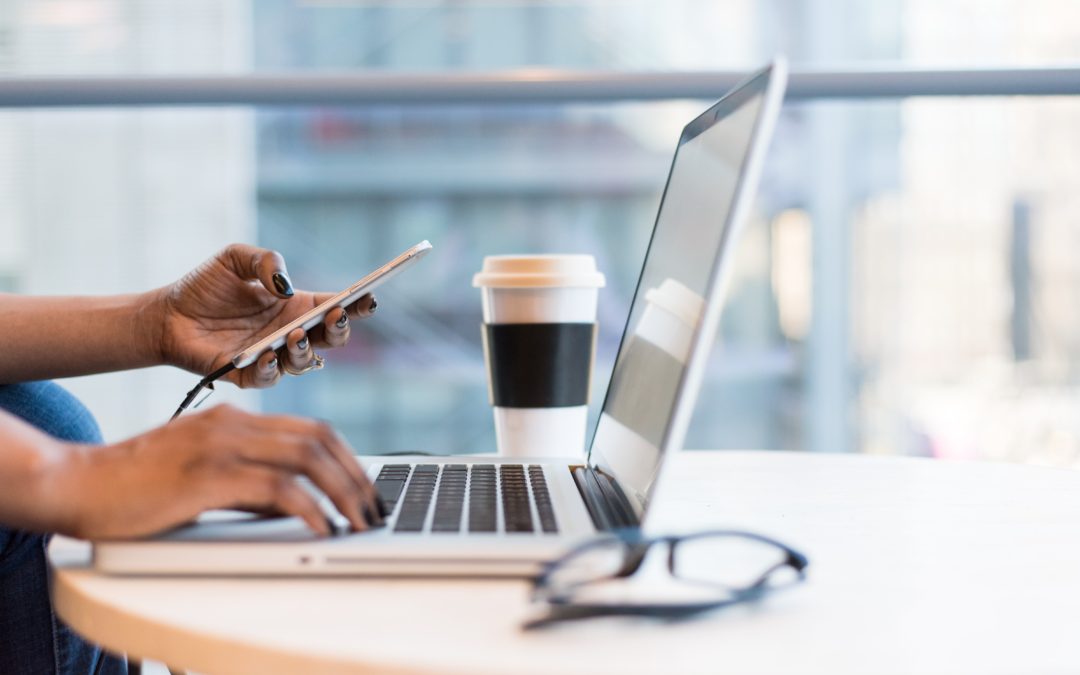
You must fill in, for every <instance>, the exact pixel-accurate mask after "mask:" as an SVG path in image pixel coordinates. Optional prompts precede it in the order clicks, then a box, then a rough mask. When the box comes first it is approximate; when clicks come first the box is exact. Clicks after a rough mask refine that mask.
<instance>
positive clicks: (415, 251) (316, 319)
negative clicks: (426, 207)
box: [232, 239, 431, 368]
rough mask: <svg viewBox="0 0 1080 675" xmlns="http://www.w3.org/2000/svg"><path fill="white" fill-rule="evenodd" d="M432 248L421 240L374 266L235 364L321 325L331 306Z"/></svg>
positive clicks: (339, 304) (243, 354)
mask: <svg viewBox="0 0 1080 675" xmlns="http://www.w3.org/2000/svg"><path fill="white" fill-rule="evenodd" d="M430 250H431V242H429V241H428V240H427V239H425V240H424V241H422V242H420V243H419V244H417V245H416V246H413V247H412V248H410V249H408V250H407V251H404V252H402V253H401V255H399V256H397V257H396V258H394V259H393V260H391V261H390V262H388V263H386V264H385V265H383V266H382V267H380V268H379V269H377V270H375V271H374V272H372V273H371V274H368V275H367V276H365V277H364V278H363V279H360V280H359V281H357V282H356V283H355V284H353V285H351V286H349V287H348V288H346V289H345V290H343V291H341V292H340V293H338V294H337V295H335V296H334V297H332V298H330V299H329V300H327V301H326V302H324V303H322V304H320V305H319V306H318V307H315V308H313V309H311V310H310V311H308V312H306V313H305V314H303V315H301V316H299V317H297V318H295V319H293V320H292V321H290V322H289V323H287V324H285V325H284V326H282V327H281V328H278V329H277V330H276V331H274V332H273V333H271V334H270V335H267V336H266V337H264V338H262V339H261V340H259V341H258V342H256V343H254V344H252V345H251V346H249V347H247V348H246V349H244V350H243V351H242V352H240V353H238V354H237V355H236V356H234V357H233V358H232V364H233V366H235V367H237V368H245V367H247V366H249V365H251V364H252V363H255V361H256V359H258V358H259V356H260V355H261V354H263V353H264V352H266V351H267V350H269V349H279V348H281V347H282V346H284V345H285V339H286V338H287V337H288V335H289V333H291V332H293V331H294V330H296V329H297V328H303V329H304V330H305V331H308V330H311V329H312V328H314V327H315V326H318V325H319V324H321V323H322V322H323V320H324V319H326V315H327V314H328V313H329V312H330V310H332V309H334V308H335V307H347V306H348V305H351V304H352V303H354V302H356V301H357V300H359V299H360V298H361V297H363V296H364V295H366V294H368V293H370V292H372V291H373V290H375V289H376V288H378V287H379V286H381V285H383V284H384V283H386V282H387V281H389V280H390V279H392V278H393V277H394V276H396V275H397V274H398V273H400V272H401V271H403V270H405V269H406V268H408V267H409V266H410V265H412V264H413V263H415V262H416V261H418V260H420V259H421V258H423V257H424V256H425V255H426V254H427V252H428V251H430Z"/></svg>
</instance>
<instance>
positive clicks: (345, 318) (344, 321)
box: [334, 312, 349, 328]
mask: <svg viewBox="0 0 1080 675" xmlns="http://www.w3.org/2000/svg"><path fill="white" fill-rule="evenodd" d="M348 324H349V314H348V313H347V312H342V313H341V318H340V319H338V320H337V321H336V322H335V323H334V325H335V326H337V327H338V328H344V327H345V326H347V325H348Z"/></svg>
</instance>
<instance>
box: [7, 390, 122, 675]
mask: <svg viewBox="0 0 1080 675" xmlns="http://www.w3.org/2000/svg"><path fill="white" fill-rule="evenodd" d="M0 409H3V410H6V411H7V412H9V413H12V414H13V415H15V416H17V417H21V418H22V419H24V420H26V421H27V422H29V423H30V424H32V425H34V426H35V427H37V428H39V429H41V430H43V431H45V432H46V433H49V434H52V435H53V436H56V437H58V438H62V439H64V440H68V441H73V442H78V443H101V431H100V430H99V429H98V425H97V422H95V421H94V418H93V416H92V415H91V414H90V411H88V410H87V409H86V408H85V407H83V405H82V404H81V403H79V401H78V399H76V398H75V397H74V396H72V395H71V394H69V393H68V392H67V391H65V390H64V389H62V388H61V387H59V386H58V385H56V384H54V383H52V382H28V383H24V384H9V385H0ZM3 451H4V449H3V447H0V452H3ZM48 543H49V536H48V535H44V534H39V533H34V532H22V531H20V530H14V529H10V528H5V527H4V526H3V525H0V673H4V674H5V675H7V673H12V674H13V675H14V674H19V675H21V674H22V673H27V675H37V674H38V673H43V674H44V673H92V674H94V675H106V674H108V675H114V674H116V673H125V672H127V669H126V666H125V665H124V660H123V659H122V658H119V657H116V656H113V655H111V654H108V653H107V652H104V651H103V650H102V649H101V648H99V647H96V646H94V645H91V644H89V643H87V642H85V641H84V640H83V639H82V638H80V637H79V636H78V635H76V634H75V632H74V631H73V630H71V629H70V628H68V627H67V626H66V625H64V624H63V623H62V622H61V621H60V619H59V618H57V616H56V613H55V612H53V608H52V603H51V602H50V600H49V567H48V561H47V558H46V553H45V548H46V546H48Z"/></svg>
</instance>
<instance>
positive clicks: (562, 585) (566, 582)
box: [548, 539, 626, 594]
mask: <svg viewBox="0 0 1080 675" xmlns="http://www.w3.org/2000/svg"><path fill="white" fill-rule="evenodd" d="M625 559H626V544H625V543H623V542H622V541H619V540H617V539H611V540H604V541H599V542H596V543H595V544H593V545H592V546H590V547H588V548H586V549H583V550H581V551H578V552H577V553H576V554H574V555H571V556H569V557H567V558H565V559H564V560H563V561H562V562H561V563H560V564H559V566H558V567H557V568H556V569H555V570H554V571H553V572H552V574H551V576H550V577H549V578H548V585H549V586H550V588H551V590H552V591H553V592H554V593H556V594H560V593H563V592H566V591H570V590H572V589H574V588H575V587H577V586H581V585H582V584H587V583H589V582H592V581H599V580H601V579H609V578H611V577H613V576H615V575H616V574H618V573H619V571H620V570H621V569H622V566H623V561H624V560H625Z"/></svg>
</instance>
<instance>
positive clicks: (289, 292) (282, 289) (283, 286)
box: [271, 272, 295, 298]
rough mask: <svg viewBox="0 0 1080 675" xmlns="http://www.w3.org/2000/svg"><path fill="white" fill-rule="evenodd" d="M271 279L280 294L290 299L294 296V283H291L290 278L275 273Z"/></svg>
mask: <svg viewBox="0 0 1080 675" xmlns="http://www.w3.org/2000/svg"><path fill="white" fill-rule="evenodd" d="M271 279H273V281H274V288H276V289H277V292H278V293H281V294H282V295H284V296H287V297H290V298H291V297H292V296H293V293H294V292H295V291H293V287H292V282H291V281H289V277H287V276H285V275H284V274H282V273H281V272H274V276H273V277H271Z"/></svg>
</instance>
